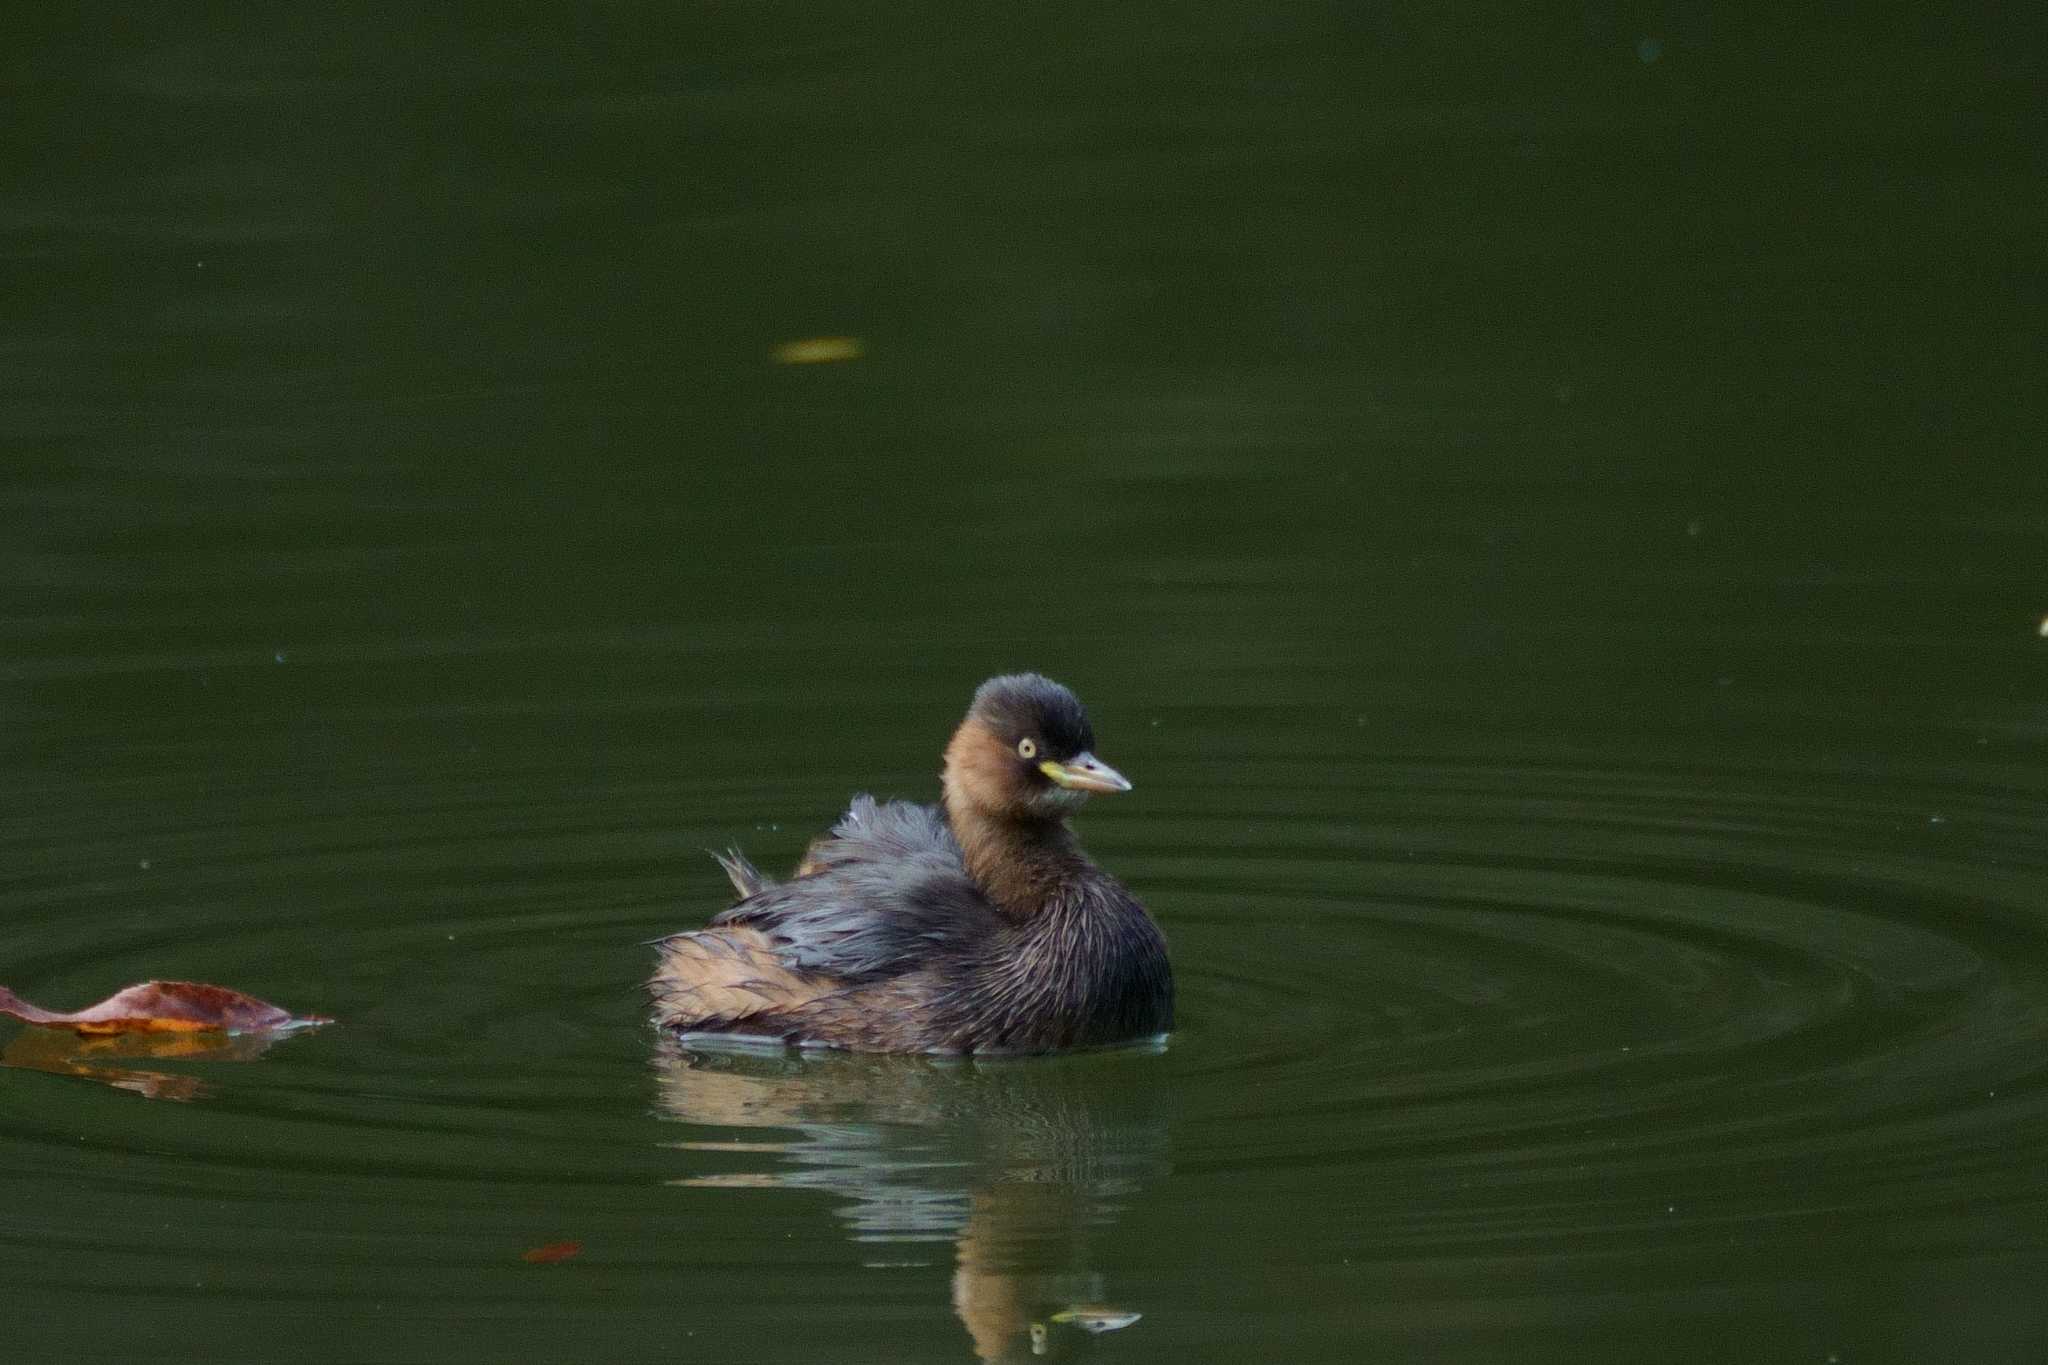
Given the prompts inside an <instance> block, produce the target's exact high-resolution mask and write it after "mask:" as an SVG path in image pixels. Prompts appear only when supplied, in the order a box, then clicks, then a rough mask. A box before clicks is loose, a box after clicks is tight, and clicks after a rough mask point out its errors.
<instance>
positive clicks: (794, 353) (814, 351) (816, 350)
mask: <svg viewBox="0 0 2048 1365" xmlns="http://www.w3.org/2000/svg"><path fill="white" fill-rule="evenodd" d="M867 350H868V348H867V347H865V346H863V345H862V344H861V340H860V338H859V337H805V338H803V339H802V340H801V341H785V342H783V343H782V344H781V345H780V346H777V347H776V348H775V363H776V364H778V365H828V364H830V363H832V362H833V361H835V360H859V359H860V358H861V357H862V356H864V355H866V354H867Z"/></svg>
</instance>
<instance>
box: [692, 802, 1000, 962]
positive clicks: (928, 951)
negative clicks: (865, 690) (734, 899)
mask: <svg viewBox="0 0 2048 1365" xmlns="http://www.w3.org/2000/svg"><path fill="white" fill-rule="evenodd" d="M807 862H808V864H809V865H810V867H811V869H812V870H811V871H810V872H809V873H808V874H807V875H805V876H801V877H797V878H795V879H794V880H792V881H787V882H781V883H775V882H768V881H766V879H761V886H760V889H759V890H758V891H756V892H755V893H754V894H752V895H750V896H748V897H747V898H746V899H744V900H742V901H740V902H739V904H737V905H735V906H733V907H732V908H731V909H729V910H726V911H725V912H724V913H722V914H720V915H718V916H717V917H716V918H714V919H713V920H712V921H711V923H712V924H713V925H714V926H719V925H741V926H746V927H748V928H752V929H755V930H758V931H760V932H761V933H764V934H766V935H768V936H769V937H770V939H771V940H772V941H773V942H774V943H775V945H776V947H777V949H778V950H779V951H780V953H781V955H782V956H783V958H784V960H786V961H787V962H788V963H789V965H790V966H792V967H794V968H796V969H797V970H799V971H803V972H816V973H821V974H825V975H829V976H833V977H837V978H839V979H841V980H843V981H846V982H848V983H861V982H869V981H878V980H882V979H884V978H887V977H891V976H895V975H898V974H901V973H903V972H906V971H909V970H912V969H914V968H917V967H921V966H930V965H931V964H932V963H934V961H937V960H943V959H945V958H947V957H949V956H951V955H952V954H954V953H958V952H964V951H969V950H971V949H972V948H973V947H974V946H975V945H985V944H986V943H987V942H988V941H989V940H990V939H991V938H992V937H993V936H994V935H996V933H997V932H998V931H999V929H1000V926H1001V923H1002V921H1001V917H1000V915H998V913H997V912H996V910H995V908H994V907H993V906H991V905H990V904H989V902H988V899H987V897H986V896H984V895H983V894H982V892H981V889H980V888H979V887H977V886H976V885H975V884H974V881H973V879H972V878H970V877H969V876H968V875H967V867H966V864H965V862H964V861H963V860H962V858H961V853H960V845H959V843H958V842H957V841H956V840H955V839H954V838H953V832H952V831H951V830H950V829H949V828H947V826H946V821H945V818H944V816H942V815H941V814H940V813H939V811H938V809H937V808H936V807H934V806H921V805H916V804H914V803H912V802H908V801H888V802H878V801H876V800H875V799H874V798H873V797H872V796H865V795H863V796H857V797H855V798H854V799H853V803H852V805H851V806H849V807H848V808H847V811H846V814H845V815H844V816H842V817H841V818H840V820H839V823H838V824H837V825H835V826H833V828H832V837H831V838H830V839H823V840H820V841H818V842H817V843H816V844H814V845H813V846H812V848H811V851H810V853H809V854H808V855H807ZM728 871H730V869H728ZM755 875H756V877H758V875H759V874H755ZM733 880H734V882H735V884H737V883H738V882H739V880H740V879H739V878H738V877H735V878H734V879H733Z"/></svg>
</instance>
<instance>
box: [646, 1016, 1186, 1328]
mask: <svg viewBox="0 0 2048 1365" xmlns="http://www.w3.org/2000/svg"><path fill="white" fill-rule="evenodd" d="M1158 1050H1159V1049H1158V1048H1157V1047H1154V1048H1151V1049H1149V1050H1148V1049H1120V1050H1118V1051H1115V1052H1096V1053H1085V1054H1080V1055H1076V1056H1067V1057H1059V1058H1049V1059H1047V1058H1040V1059H1032V1060H1013V1061H996V1062H990V1061H977V1062H969V1061H958V1060H952V1061H942V1060H936V1059H932V1058H925V1057H900V1056H860V1055H848V1054H842V1053H828V1054H817V1053H806V1054H797V1053H782V1052H773V1053H765V1054H763V1053H752V1054H749V1053H746V1052H742V1051H693V1050H691V1049H688V1048H685V1047H683V1046H681V1045H680V1044H677V1043H675V1042H673V1041H665V1042H664V1043H663V1044H662V1045H661V1048H660V1051H659V1053H658V1054H657V1057H656V1068H657V1077H658V1084H659V1089H660V1098H661V1104H662V1108H663V1109H664V1110H665V1111H666V1113H667V1114H668V1115H669V1116H670V1117H672V1118H675V1119H678V1120H681V1121H683V1122H685V1123H689V1124H692V1125H696V1126H697V1127H699V1128H711V1129H726V1130H732V1131H733V1136H731V1137H720V1136H717V1135H705V1136H700V1137H697V1138H694V1139H691V1140H686V1141H681V1142H677V1143H675V1144H673V1145H674V1146H675V1147H677V1148H678V1149H680V1150H683V1151H690V1152H701V1153H724V1154H746V1155H748V1156H750V1157H752V1158H753V1159H754V1160H755V1161H756V1162H757V1163H764V1164H755V1165H754V1166H753V1168H752V1169H749V1170H745V1171H730V1170H728V1171H722V1172H715V1173H703V1174H696V1175H690V1176H685V1177H681V1178H679V1179H677V1180H676V1181H674V1182H673V1183H675V1184H678V1185H687V1186H698V1187H717V1188H736V1187H738V1188H744V1187H756V1188H771V1189H785V1190H787V1189H808V1190H821V1191H824V1192H826V1193H829V1194H831V1195H833V1196H834V1197H836V1198H837V1199H838V1200H840V1201H841V1204H840V1207H839V1209H838V1213H839V1216H840V1217H841V1219H843V1220H844V1222H845V1224H846V1230H847V1235H848V1237H849V1238H850V1239H851V1240H853V1241H854V1242H856V1243H860V1244H862V1245H864V1246H868V1247H871V1248H873V1253H872V1254H871V1255H870V1258H869V1260H868V1264H869V1265H871V1266H876V1267H882V1266H890V1265H902V1264H904V1263H905V1262H906V1261H908V1262H910V1263H912V1264H915V1263H916V1259H915V1256H914V1254H911V1255H906V1254H904V1253H903V1252H896V1253H891V1252H889V1251H887V1250H885V1248H887V1247H889V1246H891V1245H902V1244H915V1243H933V1242H950V1243H951V1244H952V1248H953V1261H954V1269H953V1279H952V1307H953V1312H954V1314H955V1315H956V1316H958V1318H959V1319H960V1323H961V1325H962V1326H963V1327H964V1328H966V1330H967V1334H968V1336H969V1338H970V1339H971V1340H972V1342H973V1345H974V1353H975V1355H976V1356H977V1357H978V1358H980V1359H982V1360H1016V1359H1028V1358H1030V1357H1033V1356H1042V1357H1058V1356H1060V1355H1062V1354H1065V1352H1066V1349H1067V1348H1068V1347H1069V1346H1070V1345H1071V1344H1073V1343H1074V1342H1076V1341H1078V1340H1080V1339H1081V1338H1083V1337H1085V1336H1086V1335H1088V1334H1092V1333H1101V1332H1108V1331H1115V1330H1118V1329H1120V1328H1124V1327H1128V1326H1130V1325H1131V1324H1132V1323H1134V1322H1136V1321H1138V1319H1139V1317H1140V1314H1139V1313H1137V1312H1134V1311H1131V1310H1130V1309H1128V1308H1126V1307H1123V1306H1121V1305H1116V1304H1112V1303H1108V1302H1105V1301H1104V1300H1105V1296H1106V1290H1105V1284H1104V1276H1103V1274H1102V1272H1101V1271H1100V1270H1099V1269H1098V1268H1097V1266H1096V1260H1095V1255H1094V1253H1093V1243H1094V1241H1095V1240H1096V1237H1097V1235H1098V1234H1099V1233H1100V1232H1101V1231H1102V1230H1103V1229H1105V1228H1107V1227H1108V1226H1110V1225H1111V1224H1112V1223H1113V1222H1114V1221H1115V1219H1116V1216H1117V1214H1118V1213H1119V1212H1120V1211H1121V1210H1122V1208H1123V1206H1124V1205H1125V1204H1126V1203H1127V1202H1128V1201H1129V1200H1130V1199H1131V1198H1132V1197H1133V1196H1134V1195H1135V1194H1136V1193H1137V1191H1138V1190H1139V1188H1140V1187H1141V1185H1142V1184H1143V1183H1144V1182H1145V1181H1147V1180H1150V1179H1153V1178H1156V1177H1158V1176H1159V1175H1161V1174H1163V1173H1164V1172H1165V1171H1166V1169H1167V1146H1168V1120H1167V1117H1166V1115H1165V1114H1163V1113H1161V1112H1160V1109H1159V1104H1160V1100H1161V1097H1162V1093H1163V1092H1162V1090H1161V1088H1160V1087H1157V1086H1154V1085H1147V1084H1141V1083H1139V1082H1140V1073H1142V1072H1144V1071H1145V1070H1146V1069H1147V1068H1148V1066H1149V1067H1156V1066H1157V1065H1158V1060H1157V1058H1156V1057H1154V1056H1151V1055H1148V1052H1156V1051H1158ZM778 1129H779V1130H784V1131H785V1133H786V1134H793V1135H788V1136H783V1137H781V1138H779V1139H778V1138H775V1137H773V1136H771V1135H769V1134H768V1133H765V1132H764V1130H778Z"/></svg>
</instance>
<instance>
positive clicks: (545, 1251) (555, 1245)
mask: <svg viewBox="0 0 2048 1365" xmlns="http://www.w3.org/2000/svg"><path fill="white" fill-rule="evenodd" d="M582 1250H583V1243H581V1242H549V1243H548V1244H547V1245H546V1246H539V1247H535V1248H533V1249H532V1250H531V1251H522V1252H520V1253H519V1259H520V1260H522V1261H524V1262H526V1263H527V1264H528V1265H554V1264H555V1263H556V1262H558V1261H566V1260H568V1259H569V1258H570V1257H571V1256H575V1255H578V1254H580V1253H581V1252H582Z"/></svg>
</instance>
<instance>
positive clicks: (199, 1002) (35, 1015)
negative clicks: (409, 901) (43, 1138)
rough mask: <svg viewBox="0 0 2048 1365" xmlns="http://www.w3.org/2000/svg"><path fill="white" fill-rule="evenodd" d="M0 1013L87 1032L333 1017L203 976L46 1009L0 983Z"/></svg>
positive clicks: (285, 1024) (280, 1023) (305, 1022)
mask: <svg viewBox="0 0 2048 1365" xmlns="http://www.w3.org/2000/svg"><path fill="white" fill-rule="evenodd" d="M0 1014H8V1015H12V1016H14V1017H15V1018H16V1019H19V1020H21V1022H22V1023H24V1024H35V1025H38V1026H39V1027H42V1028H68V1029H71V1030H72V1031H74V1032H76V1033H80V1034H84V1035H86V1036H88V1037H96V1036H101V1035H105V1034H112V1033H286V1032H290V1031H292V1030H294V1029H302V1028H314V1027H316V1026H318V1025H320V1024H331V1023H333V1022H334V1021H333V1020H332V1019H329V1018H326V1017H325V1016H323V1015H318V1014H308V1015H303V1016H302V1015H295V1014H293V1013H292V1012H291V1011H290V1010H287V1009H280V1008H279V1007H278V1006H276V1005H273V1004H271V1003H270V1002H269V1001H267V1000H258V999H257V998H256V997H255V996H253V995H244V994H242V992H240V991H231V990H229V989H228V988H227V987H225V986H212V985H208V984H207V983H205V982H203V981H145V982H143V983H141V984H140V985H136V986H129V987H126V988H125V989H123V990H118V991H115V992H114V993H113V994H112V995H110V996H108V997H107V998H106V999H104V1000H102V1001H100V1002H99V1003H98V1004H97V1005H88V1006H86V1007H85V1008H84V1009H82V1010H71V1011H68V1012H66V1011H59V1010H46V1009H44V1008H42V1007H41V1006H39V1005H31V1004H30V1003H29V1002H28V1001H26V1000H24V999H22V998H21V997H20V996H18V995H16V994H15V993H14V992H13V991H10V990H8V989H7V988H6V987H5V986H0Z"/></svg>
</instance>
